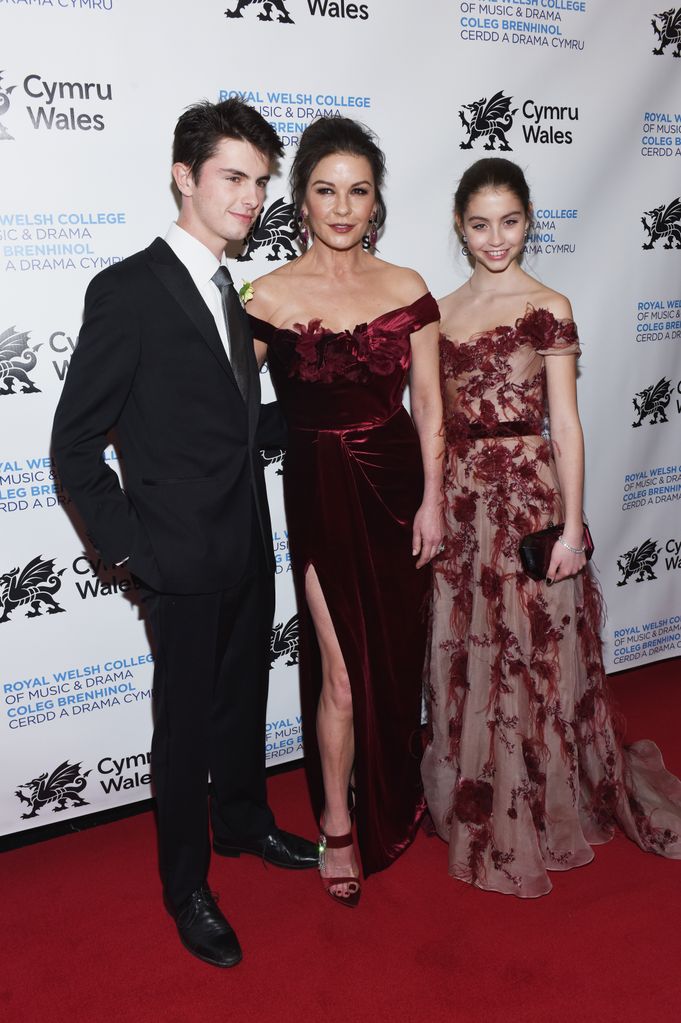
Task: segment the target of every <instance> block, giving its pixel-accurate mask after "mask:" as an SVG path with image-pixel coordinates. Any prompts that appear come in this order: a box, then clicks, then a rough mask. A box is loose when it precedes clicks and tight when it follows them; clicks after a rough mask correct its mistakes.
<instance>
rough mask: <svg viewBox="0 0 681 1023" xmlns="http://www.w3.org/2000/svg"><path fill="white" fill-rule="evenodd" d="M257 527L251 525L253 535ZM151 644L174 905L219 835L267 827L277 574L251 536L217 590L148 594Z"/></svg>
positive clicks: (155, 753) (163, 845) (165, 847)
mask: <svg viewBox="0 0 681 1023" xmlns="http://www.w3.org/2000/svg"><path fill="white" fill-rule="evenodd" d="M256 532H257V527H256V529H254V533H256ZM145 603H146V605H147V609H148V615H149V624H150V627H151V631H152V635H153V638H154V644H155V651H156V656H155V669H154V735H153V740H152V747H151V770H152V778H153V784H154V789H155V794H156V803H157V821H158V839H159V865H160V870H161V879H162V881H163V889H164V895H165V899H166V903H167V905H168V907H169V909H170V910H171V912H176V911H177V909H178V907H179V906H180V904H181V903H182V902H183V901H184V900H185V899H186V898H187V897H188V896H189V895H191V893H192V892H193V891H194V890H195V889H196V888H198V887H199V886H200V885H201V884H202V883H203V882H204V881H205V880H206V876H207V872H208V864H209V860H210V838H209V827H208V796H207V788H208V774H209V772H210V776H211V779H212V782H213V798H212V801H211V808H210V816H211V822H212V827H213V833H214V835H215V837H216V839H218V840H221V841H225V842H228V841H229V840H230V838H237V839H238V838H240V837H242V836H243V837H259V836H262V835H266V834H268V833H269V832H270V831H271V829H272V827H273V826H274V818H273V816H272V811H271V810H270V808H269V806H268V805H267V794H266V782H265V719H266V711H267V689H268V676H269V645H270V630H271V627H272V616H273V614H274V577H273V575H272V573H271V572H270V571H268V569H267V568H266V565H265V558H264V552H263V549H262V541H261V540H260V538H259V536H258V537H257V538H256V536H253V537H252V540H251V555H250V558H249V564H248V567H247V570H246V572H245V574H244V577H243V578H242V580H241V581H240V582H239V583H238V584H237V585H235V586H232V587H230V588H229V589H225V590H221V591H220V592H217V593H201V594H166V593H151V594H150V596H149V597H148V599H147V600H146V601H145Z"/></svg>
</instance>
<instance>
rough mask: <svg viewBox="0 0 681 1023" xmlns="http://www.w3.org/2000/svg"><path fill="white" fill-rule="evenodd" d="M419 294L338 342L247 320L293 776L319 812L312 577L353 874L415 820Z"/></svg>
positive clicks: (422, 314)
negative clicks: (286, 671) (285, 438)
mask: <svg viewBox="0 0 681 1023" xmlns="http://www.w3.org/2000/svg"><path fill="white" fill-rule="evenodd" d="M439 315H440V314H439V311H438V307H437V304H436V303H435V301H434V299H433V298H432V296H431V295H430V294H426V295H423V296H422V297H421V298H420V299H418V300H417V301H416V302H414V303H412V304H411V305H409V306H405V307H402V308H400V309H394V310H391V311H389V312H386V313H383V314H381V315H380V316H377V317H376V318H375V319H373V320H372V321H371V322H370V323H363V324H358V325H356V326H355V327H354V328H353V329H352V330H346V331H341V332H339V333H336V332H333V331H329V330H327V329H326V328H325V327H324V326H323V321H322V320H312V321H310V323H308V324H307V325H302V324H296V325H295V328H294V329H279V328H276V327H273V326H272V325H271V324H269V323H267V322H265V321H263V320H259V319H257V318H255V317H250V322H251V328H252V331H253V336H254V337H255V338H258V339H259V340H260V341H263V342H264V343H266V344H267V345H268V363H269V369H270V374H271V377H272V382H273V384H274V388H275V391H276V393H277V398H278V400H279V402H280V405H281V408H282V411H283V413H284V416H285V418H286V421H287V424H288V430H289V442H288V448H287V451H286V455H285V458H284V498H285V504H286V518H287V525H288V533H289V549H290V553H291V560H292V565H293V574H294V582H295V586H296V597H297V601H298V608H299V612H300V630H301V631H300V685H301V705H302V717H303V742H304V747H305V768H306V772H307V778H308V783H309V787H310V792H311V796H312V802H313V807H314V809H315V812H316V813H317V815H319V813H320V812H321V810H322V808H323V803H324V796H323V786H322V775H321V766H320V761H319V749H318V745H317V735H316V715H317V704H318V702H319V696H320V693H321V683H322V676H321V665H320V658H319V650H318V647H317V642H316V636H315V632H314V627H313V624H312V620H311V618H310V615H309V612H308V610H307V605H306V601H305V584H304V579H305V571H306V569H307V567H308V566H309V565H314V568H315V570H316V572H317V576H318V578H319V581H320V584H321V587H322V590H323V592H324V597H325V599H326V603H327V605H328V608H329V612H330V614H331V618H332V621H333V624H334V627H335V631H336V635H337V637H338V641H339V643H340V647H341V650H342V652H343V657H344V659H345V664H346V667H347V669H348V673H349V677H350V685H351V689H352V700H353V719H354V734H355V769H354V774H355V789H356V820H357V836H358V843H359V849H360V855H361V860H362V867H363V870H364V873H365V875H367V874H370V873H372V872H373V871H377V870H381V869H383V868H384V867H387V866H388V865H389V864H390V863H391V862H392V861H393V860H394V859H395V858H396V857H397V856H399V855H400V853H401V852H403V851H404V849H405V848H406V847H407V846H408V845H409V843H410V842H411V840H412V838H413V837H414V833H415V831H416V827H417V825H418V821H419V818H420V816H421V813H422V810H423V796H422V787H421V781H420V776H419V757H420V745H419V739H418V735H419V730H420V711H421V685H422V668H423V657H424V651H425V643H426V616H425V612H426V607H425V605H426V601H427V596H428V589H429V584H430V573H429V569H428V567H426V568H422V569H420V570H417V569H416V567H415V560H416V559H415V558H414V557H413V556H412V553H411V541H412V524H413V519H414V515H415V513H416V511H417V509H418V507H419V505H420V503H421V499H422V496H423V468H422V463H421V454H420V445H419V440H418V436H417V433H416V430H415V427H414V424H413V422H412V419H411V417H410V415H409V413H408V412H407V410H406V409H405V408H404V406H403V404H402V396H403V392H404V388H405V385H406V382H407V376H408V372H409V367H410V364H411V345H410V335H411V334H412V333H414V332H416V331H418V330H420V329H421V328H422V327H424V326H425V325H426V324H428V323H432V322H437V320H439Z"/></svg>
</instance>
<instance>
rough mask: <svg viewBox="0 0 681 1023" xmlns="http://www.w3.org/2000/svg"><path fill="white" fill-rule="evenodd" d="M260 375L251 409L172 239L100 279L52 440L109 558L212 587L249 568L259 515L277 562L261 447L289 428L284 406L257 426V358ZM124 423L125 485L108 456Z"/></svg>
mask: <svg viewBox="0 0 681 1023" xmlns="http://www.w3.org/2000/svg"><path fill="white" fill-rule="evenodd" d="M244 318H246V317H245V314H244ZM251 372H252V378H251V380H250V386H251V387H252V388H253V391H252V393H255V394H256V395H257V396H258V397H257V400H256V401H254V402H252V403H249V405H248V407H247V405H246V404H245V403H244V401H243V399H242V397H241V394H240V392H239V389H238V387H237V384H236V381H235V379H234V375H233V373H232V369H231V366H230V364H229V359H228V358H227V356H226V354H225V350H224V347H223V344H222V341H221V339H220V335H219V334H218V331H217V328H216V326H215V321H214V319H213V316H212V315H211V312H210V310H209V309H208V307H207V306H206V304H205V302H204V301H203V299H202V298H201V296H200V295H199V293H198V291H197V289H196V287H195V286H194V283H193V281H192V279H191V276H190V274H189V271H188V270H187V269H186V267H185V266H184V265H183V264H182V263H181V262H180V260H178V258H177V257H176V256H175V254H174V253H173V251H172V249H171V248H170V247H169V246H168V245H167V244H166V243H165V242H164V241H162V240H161V239H160V238H157V239H156V240H155V241H154V242H153V243H152V244H151V245H150V246H149V248H148V249H145V250H144V251H142V252H138V253H136V254H135V255H133V256H130V257H129V258H128V259H125V260H123V261H122V262H121V263H117V264H115V265H114V266H111V267H108V268H107V269H106V270H104V271H103V272H102V273H100V274H98V275H97V277H95V278H94V279H93V280H92V282H91V284H90V286H89V288H88V290H87V294H86V297H85V315H84V322H83V326H82V329H81V332H80V337H79V341H78V344H77V346H76V350H75V352H74V353H73V356H72V358H71V364H70V367H69V371H68V373H67V375H66V381H65V384H64V390H63V392H62V396H61V400H60V402H59V405H58V407H57V411H56V415H55V420H54V431H53V449H54V456H55V460H56V464H57V469H58V471H59V474H60V476H61V480H62V483H63V485H64V487H65V488H66V490H67V491H68V492H69V494H70V496H71V498H72V499H73V501H74V502H75V505H76V507H77V508H78V511H79V512H80V514H81V515H82V517H83V519H84V521H85V524H86V527H87V529H88V532H89V534H90V538H91V539H92V541H93V543H94V544H95V546H96V547H97V548H98V550H99V551H100V552H101V554H102V556H103V558H104V560H105V561H106V562H108V563H114V562H117V561H120V560H122V559H123V558H125V557H129V561H128V563H127V566H126V567H129V568H130V570H131V571H132V572H134V573H135V574H136V575H139V576H140V577H141V578H142V579H143V580H144V581H145V582H147V583H148V584H149V585H150V586H152V587H154V588H155V589H158V590H161V591H163V592H169V593H201V592H211V591H215V590H219V589H223V588H226V587H228V586H230V585H233V584H234V583H236V582H237V581H238V580H239V579H240V577H241V576H242V575H243V573H244V569H245V566H246V559H247V557H248V554H249V547H250V538H251V528H252V526H255V527H256V528H257V533H258V534H259V537H260V538H261V540H262V543H263V547H264V551H265V558H266V561H267V564H268V566H269V567H270V568H271V569H272V570H274V562H273V555H272V539H271V525H270V519H269V512H268V508H267V497H266V492H265V480H264V475H263V465H262V459H261V457H260V453H259V448H260V447H261V446H262V447H268V446H272V447H278V446H281V435H280V434H279V433H278V431H277V423H278V419H277V416H276V412H275V413H273V414H272V415H270V417H269V418H268V417H264V423H263V424H262V425H263V427H264V432H263V433H261V434H260V435H258V425H259V422H258V420H259V411H260V404H259V395H260V381H259V377H258V370H257V365H256V363H255V359H254V360H253V364H252V367H251ZM265 408H269V407H268V406H265ZM112 428H115V429H116V434H117V438H118V445H119V450H120V454H121V458H122V462H123V467H124V481H125V482H124V487H125V489H124V490H123V489H121V486H120V484H119V481H118V477H117V475H116V473H115V472H114V471H113V470H112V469H111V468H109V466H108V465H106V463H105V462H104V461H103V460H102V452H103V450H104V448H105V447H106V445H107V433H108V432H109V431H110V430H111V429H112ZM268 434H269V435H268ZM254 508H255V515H256V518H257V522H256V523H253V521H252V520H253V509H254Z"/></svg>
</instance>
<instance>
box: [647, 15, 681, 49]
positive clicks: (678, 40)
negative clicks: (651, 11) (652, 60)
mask: <svg viewBox="0 0 681 1023" xmlns="http://www.w3.org/2000/svg"><path fill="white" fill-rule="evenodd" d="M655 18H659V19H660V24H659V25H658V23H657V21H656V20H655ZM650 24H651V25H652V26H653V32H654V33H655V35H656V36H657V38H658V39H659V40H660V45H659V46H658V48H657V49H656V50H653V53H654V54H655V56H657V57H659V56H660V54H661V53H664V50H665V48H666V47H667V46H673V45H674V44H675V45H676V49H675V50H674V51H673V53H672V57H681V7H679V8H678V10H674V8H673V7H670V8H669V10H668V11H662V12H661V13H660V14H656V15H655V16H654V17H653V19H652V21H651V22H650Z"/></svg>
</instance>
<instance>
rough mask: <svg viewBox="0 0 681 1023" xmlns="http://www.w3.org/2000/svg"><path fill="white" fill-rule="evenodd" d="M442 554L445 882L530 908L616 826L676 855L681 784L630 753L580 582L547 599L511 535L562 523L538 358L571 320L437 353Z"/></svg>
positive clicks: (438, 621) (587, 588) (437, 578)
mask: <svg viewBox="0 0 681 1023" xmlns="http://www.w3.org/2000/svg"><path fill="white" fill-rule="evenodd" d="M440 352H441V361H440V366H441V379H442V388H443V396H444V401H445V434H446V441H447V456H446V466H445V514H446V519H447V531H448V535H447V538H446V549H445V552H444V554H442V555H441V556H440V557H439V558H438V559H436V561H435V562H434V565H433V569H434V597H433V607H432V616H431V638H430V650H429V655H428V657H427V661H426V695H427V700H428V704H429V714H430V716H429V729H430V739H429V744H428V746H427V749H426V752H425V756H424V759H423V764H422V776H423V782H424V789H425V794H426V798H427V801H428V807H429V810H430V813H431V815H432V818H433V821H434V823H435V827H436V829H437V831H438V834H439V835H440V836H441V837H442V838H444V839H445V840H447V841H448V843H449V870H450V873H451V874H453V875H454V876H455V877H458V878H460V879H461V880H463V881H467V882H469V883H471V884H474V885H477V886H478V887H480V888H486V889H491V890H494V891H499V892H505V893H510V894H513V895H519V896H524V897H533V896H537V895H543V894H545V893H546V892H548V891H550V890H551V882H550V880H549V876H548V873H547V871H549V870H568V869H570V868H571V867H576V866H580V865H581V864H584V863H587V862H589V860H591V859H592V858H593V852H592V849H591V845H592V844H597V843H601V842H605V841H607V840H608V839H609V838H611V837H612V834H613V829H614V826H615V825H616V824H617V825H619V826H620V827H621V828H622V829H623V830H624V832H625V833H626V834H627V835H628V836H629V837H630V838H631V839H633V840H634V841H635V842H637V843H638V845H640V846H641V848H642V849H645V850H648V851H651V852H657V853H661V854H662V855H665V856H669V857H674V858H681V839H680V837H679V836H680V835H681V782H679V780H678V779H677V778H675V777H674V776H673V775H671V774H670V773H669V772H668V771H666V770H665V768H664V764H663V762H662V757H661V755H660V751H659V750H658V748H657V746H655V744H654V743H652V742H649V741H641V742H637V743H634V744H633V745H631V746H628V747H626V748H623V747H622V745H621V742H620V735H621V733H620V728H619V723H618V721H617V718H616V715H615V714H614V713H613V710H612V707H611V703H610V699H609V695H608V689H607V684H606V679H605V674H604V670H603V664H602V659H601V644H600V639H599V627H600V623H601V611H602V604H601V598H600V592H599V590H598V588H597V586H596V583H595V582H594V580H593V578H592V576H591V574H590V572H585V573H582V574H580V576H578V577H577V578H576V579H570V580H565V581H563V582H561V583H559V584H557V585H555V586H553V587H547V586H546V585H545V584H544V583H537V582H534V581H533V580H532V579H530V578H529V577H528V576H527V575H526V574H525V573H524V572H523V571H522V566H521V564H520V560H519V556H518V546H519V543H520V540H521V538H522V537H523V536H524V535H525V534H526V533H528V532H532V531H534V530H537V529H542V528H544V527H545V526H547V525H548V524H549V523H551V522H553V523H555V522H561V521H562V518H563V514H562V506H561V498H560V492H559V486H558V478H557V475H556V468H555V464H554V461H553V457H552V452H551V446H550V444H549V442H548V440H546V439H545V436H542V431H544V432H546V431H545V425H546V413H547V406H546V385H545V373H544V359H545V357H546V358H556V357H560V356H561V355H562V356H565V355H575V354H578V353H579V344H578V340H577V332H576V328H575V325H574V323H573V322H572V321H558V320H556V319H555V318H554V317H553V315H552V314H551V313H550V312H548V311H547V310H545V309H532V308H531V307H529V308H528V311H527V313H526V315H525V316H523V317H522V318H521V319H519V320H518V321H517V322H516V324H515V326H513V327H510V326H505V327H498V328H496V329H494V330H490V331H486V332H484V333H481V334H479V335H475V336H474V337H472V338H471V339H470V340H468V341H465V342H462V343H460V342H454V341H450V340H449V339H448V338H446V337H445V338H442V339H441V348H440Z"/></svg>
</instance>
